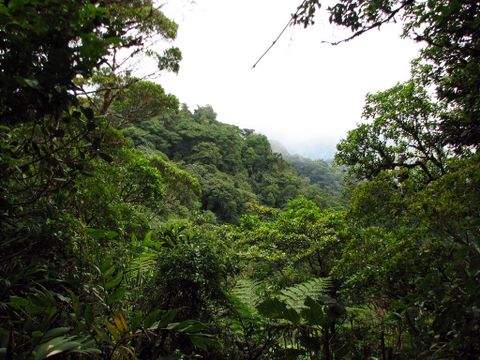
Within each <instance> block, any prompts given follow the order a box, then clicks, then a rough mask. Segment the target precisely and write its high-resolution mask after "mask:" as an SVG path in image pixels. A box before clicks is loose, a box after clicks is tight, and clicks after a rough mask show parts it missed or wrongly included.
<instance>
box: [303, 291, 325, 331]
mask: <svg viewBox="0 0 480 360" xmlns="http://www.w3.org/2000/svg"><path fill="white" fill-rule="evenodd" d="M305 306H306V308H305V309H303V310H302V316H303V318H304V319H305V320H306V321H307V322H308V324H309V325H320V326H324V325H325V323H326V319H325V312H324V310H323V306H322V305H321V304H320V303H318V302H317V301H315V300H313V299H312V298H311V297H307V299H306V300H305Z"/></svg>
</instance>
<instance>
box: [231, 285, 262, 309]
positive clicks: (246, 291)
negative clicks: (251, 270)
mask: <svg viewBox="0 0 480 360" xmlns="http://www.w3.org/2000/svg"><path fill="white" fill-rule="evenodd" d="M262 287H263V283H262V282H261V281H258V280H252V279H247V278H245V279H240V280H238V281H237V286H235V288H234V289H233V290H232V295H233V296H235V297H236V298H237V299H238V300H240V301H241V302H242V303H244V304H245V305H248V306H249V307H250V308H251V309H255V308H256V307H257V305H258V304H259V303H260V302H261V301H262V300H263V298H262V296H261V290H262Z"/></svg>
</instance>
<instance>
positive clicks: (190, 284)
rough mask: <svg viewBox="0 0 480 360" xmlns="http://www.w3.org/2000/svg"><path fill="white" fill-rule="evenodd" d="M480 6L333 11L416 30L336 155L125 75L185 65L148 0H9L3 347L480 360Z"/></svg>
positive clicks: (5, 18)
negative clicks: (273, 142)
mask: <svg viewBox="0 0 480 360" xmlns="http://www.w3.org/2000/svg"><path fill="white" fill-rule="evenodd" d="M319 7H320V3H319V2H318V1H315V0H309V1H304V2H303V3H302V4H301V5H300V6H299V8H298V9H297V12H296V13H295V14H294V15H293V17H292V22H294V23H297V24H303V25H304V26H309V25H311V24H312V22H313V19H314V14H315V12H316V11H317V10H318V9H319ZM479 10H480V3H479V2H477V1H470V0H468V1H453V0H452V1H446V0H445V1H443V0H442V1H412V0H384V1H363V0H362V1H355V0H344V1H339V2H338V3H337V4H336V5H334V6H332V7H330V8H328V9H327V11H328V12H329V13H330V15H331V17H330V21H331V22H332V23H334V24H337V25H340V26H344V27H347V28H350V29H351V30H352V32H353V35H352V38H355V37H356V36H360V35H361V34H362V33H364V32H366V31H369V30H370V29H373V28H377V27H379V26H380V25H382V24H384V23H386V22H389V21H392V20H393V19H397V20H399V21H401V22H402V23H403V24H404V31H405V36H411V37H412V38H414V39H415V40H416V41H419V42H421V43H422V44H423V45H424V47H423V49H422V51H421V55H420V57H419V58H418V59H416V60H414V61H413V62H412V76H411V79H410V80H409V81H407V82H405V83H400V84H397V85H395V86H393V87H392V88H390V89H387V90H385V91H381V92H378V93H375V94H370V95H368V96H367V98H366V101H365V107H364V114H363V120H364V121H363V122H362V123H361V124H359V125H358V126H357V128H356V129H354V130H351V131H350V132H349V133H348V135H347V136H346V138H345V139H344V140H342V141H341V142H340V143H339V144H338V146H337V149H338V152H337V154H336V157H335V162H334V163H332V162H325V161H321V160H316V161H313V160H308V159H303V158H300V157H296V156H285V157H283V156H282V155H280V154H278V153H275V152H273V151H272V148H271V146H270V143H269V141H268V139H267V138H266V137H265V136H263V135H261V134H258V133H255V131H253V130H250V129H240V128H238V127H236V126H233V125H227V124H223V123H220V122H219V121H217V119H216V114H215V111H214V109H213V108H212V107H211V106H209V105H206V106H200V107H198V108H197V109H194V110H191V109H189V108H188V107H187V106H185V105H183V104H181V103H180V100H179V99H177V98H176V97H175V96H174V95H172V94H167V93H165V91H164V89H163V88H162V86H161V85H159V84H157V83H154V82H152V81H149V80H148V79H147V78H138V77H135V76H134V74H135V71H134V70H135V64H136V63H137V61H138V59H143V60H145V59H146V58H147V57H148V58H149V59H150V61H154V62H156V63H157V65H158V72H161V71H173V72H177V71H178V70H179V63H180V60H181V52H180V50H179V49H177V48H175V47H169V43H170V42H171V41H173V40H174V39H175V37H176V31H177V25H176V24H175V23H174V22H173V21H171V20H170V19H168V18H167V17H166V16H165V15H164V14H163V13H162V11H161V9H160V8H157V7H155V4H154V2H153V1H149V0H134V1H124V0H118V1H95V0H93V1H86V0H62V1H60V0H44V1H38V0H23V1H20V0H15V1H14V0H11V1H4V2H3V3H2V4H0V34H1V36H0V359H45V358H47V357H53V358H62V359H78V358H80V359H81V358H89V359H90V358H93V359H196V358H205V359H249V360H253V359H327V360H330V359H332V360H333V359H383V360H386V359H477V358H479V354H480V342H479V339H480V303H479V300H478V299H479V298H480V166H479V154H478V153H477V148H478V146H479V140H480V122H479V111H480V97H479V94H480V85H479V84H480V61H479V53H480V40H479V33H480V22H479V21H478V13H479ZM159 38H160V39H161V40H162V41H163V43H164V44H166V45H165V49H164V50H163V51H162V52H155V51H153V49H154V48H156V47H152V45H153V44H157V43H158V41H159ZM344 46H348V44H347V45H344ZM145 61H146V60H145ZM154 75H158V73H155V74H152V76H154Z"/></svg>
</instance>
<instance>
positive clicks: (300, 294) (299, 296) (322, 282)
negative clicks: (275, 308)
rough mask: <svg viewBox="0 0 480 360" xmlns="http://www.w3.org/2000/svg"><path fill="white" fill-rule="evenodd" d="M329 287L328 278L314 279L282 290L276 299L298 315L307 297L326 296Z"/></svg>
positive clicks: (330, 283) (330, 282) (330, 285)
mask: <svg viewBox="0 0 480 360" xmlns="http://www.w3.org/2000/svg"><path fill="white" fill-rule="evenodd" d="M331 287H332V281H331V280H330V279H329V278H316V279H312V280H309V281H306V282H303V283H300V284H296V285H294V286H291V287H289V288H286V289H283V290H282V291H281V292H280V295H278V299H279V300H281V301H283V302H285V303H286V304H287V306H288V307H289V308H291V309H293V310H295V311H296V312H297V313H300V312H301V311H302V310H303V309H305V308H306V306H305V300H306V299H307V297H310V298H312V299H318V298H319V297H320V296H322V295H327V293H328V291H329V290H330V288H331Z"/></svg>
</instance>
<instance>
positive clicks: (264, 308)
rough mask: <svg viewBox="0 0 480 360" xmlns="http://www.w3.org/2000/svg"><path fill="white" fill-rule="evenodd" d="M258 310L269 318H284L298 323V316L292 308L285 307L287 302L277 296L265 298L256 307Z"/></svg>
mask: <svg viewBox="0 0 480 360" xmlns="http://www.w3.org/2000/svg"><path fill="white" fill-rule="evenodd" d="M257 309H258V312H259V313H260V314H262V315H263V316H265V317H267V318H270V319H284V320H288V321H290V322H292V323H298V322H299V321H300V316H299V315H298V314H297V312H296V311H295V310H293V309H289V308H287V304H285V303H284V302H282V301H280V300H279V299H277V298H274V299H269V300H265V301H263V302H262V303H260V305H258V307H257Z"/></svg>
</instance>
